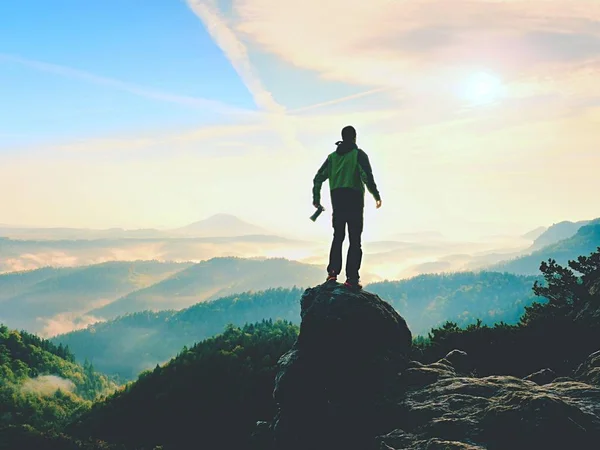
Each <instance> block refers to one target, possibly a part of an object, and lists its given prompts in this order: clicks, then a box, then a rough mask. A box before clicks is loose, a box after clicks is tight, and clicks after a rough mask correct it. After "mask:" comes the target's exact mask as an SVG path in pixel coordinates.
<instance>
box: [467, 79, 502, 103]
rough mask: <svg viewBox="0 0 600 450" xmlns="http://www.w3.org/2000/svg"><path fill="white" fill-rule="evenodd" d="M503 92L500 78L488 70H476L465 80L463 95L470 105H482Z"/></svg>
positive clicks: (492, 100)
mask: <svg viewBox="0 0 600 450" xmlns="http://www.w3.org/2000/svg"><path fill="white" fill-rule="evenodd" d="M503 92H504V89H503V86H502V80H501V79H500V78H499V77H497V76H496V75H493V74H491V73H488V72H476V73H474V74H473V75H471V76H470V77H469V78H467V80H466V81H465V84H464V87H463V96H464V97H465V99H466V100H467V101H468V102H469V103H470V104H472V105H484V104H488V103H493V102H494V101H496V100H498V99H499V98H500V97H501V96H502V94H503Z"/></svg>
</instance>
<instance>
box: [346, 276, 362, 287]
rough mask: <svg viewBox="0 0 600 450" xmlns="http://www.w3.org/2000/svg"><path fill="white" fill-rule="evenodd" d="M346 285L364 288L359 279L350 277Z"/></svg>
mask: <svg viewBox="0 0 600 450" xmlns="http://www.w3.org/2000/svg"><path fill="white" fill-rule="evenodd" d="M344 286H346V287H349V288H350V289H356V290H360V289H362V284H360V282H359V281H358V280H351V279H350V278H348V279H347V280H346V282H345V283H344Z"/></svg>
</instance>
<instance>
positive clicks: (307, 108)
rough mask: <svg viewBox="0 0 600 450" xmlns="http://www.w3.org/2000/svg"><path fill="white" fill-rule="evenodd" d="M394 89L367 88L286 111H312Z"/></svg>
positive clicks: (291, 112)
mask: <svg viewBox="0 0 600 450" xmlns="http://www.w3.org/2000/svg"><path fill="white" fill-rule="evenodd" d="M394 89H395V88H390V87H381V88H375V89H371V90H368V91H365V92H359V93H357V94H352V95H347V96H346V97H341V98H336V99H333V100H327V101H325V102H320V103H315V104H313V105H308V106H303V107H301V108H296V109H291V110H289V111H288V113H290V114H298V113H303V112H305V111H312V110H313V109H317V108H322V107H324V106H331V105H337V104H338V103H343V102H347V101H350V100H354V99H357V98H362V97H367V96H369V95H373V94H377V93H379V92H385V91H392V90H394Z"/></svg>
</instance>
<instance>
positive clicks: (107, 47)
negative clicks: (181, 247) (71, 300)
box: [0, 0, 600, 240]
mask: <svg viewBox="0 0 600 450" xmlns="http://www.w3.org/2000/svg"><path fill="white" fill-rule="evenodd" d="M373 1H374V2H375V3H368V4H367V3H365V2H359V1H355V0H344V1H340V0H328V1H327V2H326V3H323V2H317V1H314V0H307V1H305V2H302V3H301V4H300V3H294V2H289V1H283V2H282V1H274V0H232V1H228V2H220V1H212V0H207V1H196V0H188V1H187V2H184V1H179V2H147V3H146V4H144V6H143V7H141V6H140V5H141V4H140V3H138V2H133V1H131V0H125V1H121V0H120V1H117V0H106V1H104V2H78V1H72V0H58V1H56V2H52V4H51V2H43V1H41V0H26V1H16V0H7V1H5V2H2V4H1V5H0V96H1V98H2V99H3V101H2V102H1V105H2V106H0V191H1V192H2V193H3V195H2V196H1V197H0V223H3V224H23V225H29V226H44V227H46V226H52V227H56V226H60V227H87V228H111V227H123V228H177V227H181V226H184V225H187V224H188V223H191V222H194V221H197V220H201V219H204V218H206V217H209V216H211V215H213V214H217V213H231V214H234V215H236V216H239V217H241V218H243V219H244V220H247V221H249V222H251V223H254V224H256V225H258V226H262V227H265V228H268V229H271V230H275V231H277V232H278V234H282V235H287V234H292V235H294V234H296V235H304V234H306V233H312V232H314V233H317V234H319V235H320V236H328V234H329V233H330V229H329V221H328V219H327V218H320V219H319V222H318V223H317V224H316V225H313V224H312V223H310V222H309V221H308V220H307V216H308V215H310V214H311V213H312V211H313V209H312V206H311V195H310V194H311V182H312V178H313V176H314V174H315V172H316V170H317V168H318V167H319V165H320V164H321V163H322V161H323V159H324V158H325V156H326V154H327V153H328V152H330V151H332V150H333V143H334V142H335V141H336V140H338V139H339V130H340V129H341V128H342V127H343V126H344V125H347V124H353V125H354V126H355V127H356V128H357V130H358V133H359V138H358V142H359V145H360V146H361V147H362V148H364V149H365V150H366V151H367V152H368V153H369V156H370V158H371V162H372V165H373V168H374V174H375V178H376V181H377V183H378V185H379V187H380V190H381V193H382V199H383V207H382V208H381V210H378V211H375V208H374V205H373V201H372V199H371V198H369V199H368V200H367V209H366V222H367V224H366V230H365V239H370V240H376V239H378V238H379V237H380V236H387V235H390V234H393V233H398V232H403V231H418V230H427V231H430V230H435V231H440V232H442V233H444V234H447V235H452V236H454V235H460V236H469V235H493V234H511V233H513V234H515V235H518V234H522V233H524V232H526V231H528V230H530V229H533V228H536V227H538V226H540V225H551V224H552V223H555V222H560V221H563V220H581V219H591V218H593V217H596V216H597V215H598V214H597V211H596V209H597V192H599V191H600V178H599V177H597V174H596V171H597V167H600V154H599V153H598V152H597V149H596V145H597V144H596V142H597V138H596V133H597V129H598V121H599V119H600V107H599V103H600V84H598V83H597V76H598V70H599V68H600V26H599V25H600V4H598V2H596V1H593V0H577V1H567V0H557V1H552V2H550V1H547V0H511V1H496V0H494V1H492V0H479V1H466V0H454V1H453V2H452V8H448V3H449V2H448V1H447V0H444V1H443V0H430V1H408V0H406V1H396V2H389V1H385V0H373ZM441 10H443V11H444V13H443V14H440V11H441ZM323 190H324V200H325V205H326V208H327V207H328V205H329V203H328V195H327V188H326V185H324V189H323ZM367 195H368V194H367ZM307 229H308V230H309V231H307Z"/></svg>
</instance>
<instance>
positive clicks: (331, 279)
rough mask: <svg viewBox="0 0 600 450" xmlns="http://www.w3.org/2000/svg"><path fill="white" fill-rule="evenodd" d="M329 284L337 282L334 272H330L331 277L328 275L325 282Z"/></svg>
mask: <svg viewBox="0 0 600 450" xmlns="http://www.w3.org/2000/svg"><path fill="white" fill-rule="evenodd" d="M329 282H334V283H335V282H337V275H336V274H335V273H334V272H330V273H329V275H327V279H326V280H325V283H329Z"/></svg>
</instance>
